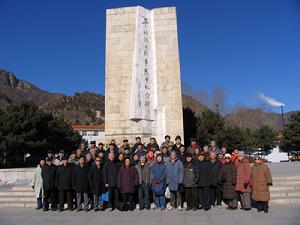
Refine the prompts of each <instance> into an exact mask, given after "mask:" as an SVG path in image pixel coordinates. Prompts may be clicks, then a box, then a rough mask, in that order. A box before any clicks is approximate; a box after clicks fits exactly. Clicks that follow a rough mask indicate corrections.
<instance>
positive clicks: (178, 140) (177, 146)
mask: <svg viewBox="0 0 300 225" xmlns="http://www.w3.org/2000/svg"><path fill="white" fill-rule="evenodd" d="M181 146H183V144H182V143H181V137H180V136H179V135H177V136H176V137H175V144H174V145H173V147H172V151H174V150H175V151H176V152H179V149H180V147H181Z"/></svg>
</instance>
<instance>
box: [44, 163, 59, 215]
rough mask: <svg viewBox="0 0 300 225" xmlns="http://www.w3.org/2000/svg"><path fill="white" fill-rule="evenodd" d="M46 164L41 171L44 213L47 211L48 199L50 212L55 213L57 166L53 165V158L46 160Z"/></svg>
mask: <svg viewBox="0 0 300 225" xmlns="http://www.w3.org/2000/svg"><path fill="white" fill-rule="evenodd" d="M46 161H47V164H46V165H45V166H44V167H43V169H42V178H43V189H44V209H43V210H44V211H48V210H49V198H50V203H51V210H52V211H55V210H56V209H57V206H56V204H55V186H56V185H55V181H56V171H57V166H55V165H54V164H53V158H49V157H48V158H47V160H46Z"/></svg>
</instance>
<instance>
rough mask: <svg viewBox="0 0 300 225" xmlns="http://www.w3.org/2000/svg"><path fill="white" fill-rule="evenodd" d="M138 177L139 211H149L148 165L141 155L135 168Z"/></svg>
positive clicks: (149, 182)
mask: <svg viewBox="0 0 300 225" xmlns="http://www.w3.org/2000/svg"><path fill="white" fill-rule="evenodd" d="M135 168H136V169H137V172H138V175H139V189H138V194H139V205H140V210H143V209H147V210H149V209H150V198H149V193H150V184H151V180H150V164H149V163H148V162H146V157H145V156H144V155H143V156H141V158H140V162H139V163H138V164H137V165H136V166H135Z"/></svg>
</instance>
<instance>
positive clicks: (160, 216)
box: [0, 206, 300, 225]
mask: <svg viewBox="0 0 300 225" xmlns="http://www.w3.org/2000/svg"><path fill="white" fill-rule="evenodd" d="M299 212H300V206H273V207H272V206H271V208H270V212H269V213H268V214H265V213H258V212H257V211H256V210H255V209H252V210H251V211H250V212H245V211H241V210H236V211H228V210H226V209H218V208H214V209H212V210H210V211H208V212H204V211H197V212H192V211H191V212H190V211H189V212H185V211H183V212H178V211H167V210H165V211H153V210H151V211H142V212H140V211H138V210H135V211H133V212H119V211H114V212H94V211H90V212H88V213H85V212H79V213H77V212H69V211H66V212H51V211H49V212H43V211H37V210H34V209H28V208H27V209H25V208H18V209H0V225H19V224H20V225H44V224H45V225H46V224H49V225H56V224H57V225H92V224H97V225H102V224H103V225H104V224H110V225H119V224H120V225H156V224H161V225H184V224H186V225H194V224H195V225H196V224H197V225H198V224H200V225H213V224H222V225H248V224H249V225H254V224H261V225H268V224H270V225H271V224H272V225H277V224H278V225H299V224H300V213H299Z"/></svg>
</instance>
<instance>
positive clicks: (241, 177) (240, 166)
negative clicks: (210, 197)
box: [235, 158, 251, 192]
mask: <svg viewBox="0 0 300 225" xmlns="http://www.w3.org/2000/svg"><path fill="white" fill-rule="evenodd" d="M235 164H236V168H237V180H236V187H235V190H237V191H241V192H251V187H250V180H251V166H250V163H249V161H248V159H246V158H243V159H242V160H241V161H239V160H237V161H236V162H235ZM245 183H247V184H248V186H247V188H245V187H244V184H245Z"/></svg>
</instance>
